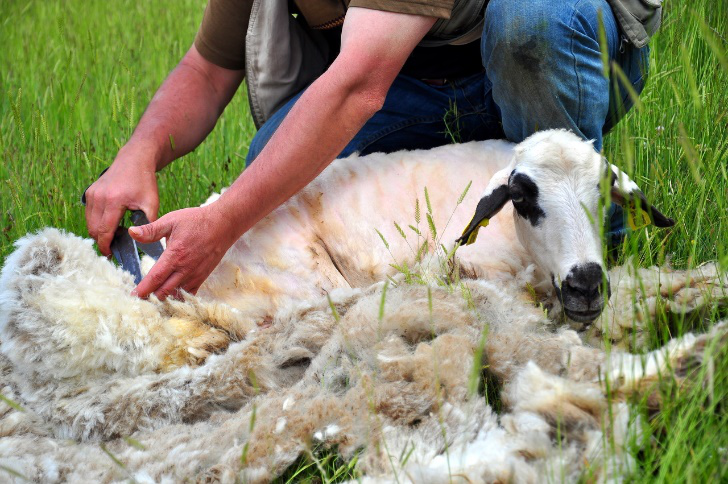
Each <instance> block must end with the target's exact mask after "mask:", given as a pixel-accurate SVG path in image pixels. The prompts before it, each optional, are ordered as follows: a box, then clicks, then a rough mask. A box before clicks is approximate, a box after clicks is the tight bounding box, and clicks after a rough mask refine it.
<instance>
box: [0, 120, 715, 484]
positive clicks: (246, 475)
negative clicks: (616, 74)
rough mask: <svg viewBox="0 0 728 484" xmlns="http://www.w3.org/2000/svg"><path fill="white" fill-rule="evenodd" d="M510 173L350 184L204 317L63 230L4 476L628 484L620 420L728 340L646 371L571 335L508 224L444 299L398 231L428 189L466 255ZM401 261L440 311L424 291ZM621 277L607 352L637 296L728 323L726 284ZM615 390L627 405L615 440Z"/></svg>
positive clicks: (430, 267) (41, 302) (450, 158)
mask: <svg viewBox="0 0 728 484" xmlns="http://www.w3.org/2000/svg"><path fill="white" fill-rule="evenodd" d="M554 136H555V137H556V138H558V139H559V140H562V141H563V140H565V139H566V138H565V137H564V135H563V133H562V134H557V135H554ZM589 149H591V148H590V147H589ZM513 153H514V152H513V146H512V145H510V144H508V143H503V142H483V143H470V144H465V145H458V146H451V147H443V148H439V149H435V150H431V151H427V152H424V151H415V152H400V153H393V154H389V155H382V154H377V155H370V156H368V157H362V158H358V157H352V158H350V159H348V160H341V161H337V162H336V163H334V164H332V165H331V166H330V167H329V168H328V169H327V170H326V171H325V172H324V174H323V175H322V176H321V177H320V178H318V179H317V180H316V181H314V182H313V183H312V184H310V185H309V186H308V187H306V189H305V190H303V191H302V192H301V193H300V194H299V195H297V196H296V197H294V198H293V199H292V200H291V201H289V202H288V203H286V204H284V205H283V206H282V207H280V208H279V209H277V210H276V211H275V212H274V213H273V214H272V215H271V216H269V217H267V218H266V219H265V220H263V221H262V222H261V223H260V224H258V225H257V226H256V227H255V228H254V229H252V230H251V231H249V232H248V233H247V234H246V235H245V236H243V237H242V238H241V239H240V240H239V241H238V242H237V243H236V244H235V245H234V246H233V247H232V248H231V250H230V251H229V252H228V253H227V254H226V256H225V258H224V259H223V261H222V263H221V264H220V266H219V267H218V268H217V269H216V270H215V272H214V273H213V274H212V276H211V277H210V279H209V280H208V282H207V283H206V284H205V285H203V287H202V288H201V290H200V293H199V294H198V296H197V297H193V296H188V297H186V299H185V300H184V301H167V302H160V301H158V300H156V299H154V298H151V299H150V300H148V301H141V300H139V299H137V298H134V297H131V296H130V295H129V293H130V291H131V289H132V287H133V285H132V281H131V278H130V276H129V275H128V274H126V273H125V272H123V271H121V270H120V269H118V268H116V267H114V266H113V264H112V263H111V262H109V261H108V260H106V259H104V258H101V257H98V256H96V255H95V253H94V252H93V250H92V247H91V243H90V241H86V240H82V239H80V238H78V237H75V236H72V235H68V234H65V233H62V232H60V231H58V230H55V229H46V230H44V231H41V232H39V233H37V234H34V235H30V236H27V237H25V238H23V239H21V240H19V241H18V242H17V243H16V250H15V252H14V253H13V254H12V255H11V256H10V257H9V258H8V259H7V260H6V262H5V266H4V268H3V271H2V274H1V275H0V377H1V378H2V380H0V391H1V392H2V394H3V395H4V396H5V397H7V398H9V399H10V400H12V401H15V402H17V403H18V404H20V405H21V406H22V407H23V410H24V411H19V410H17V409H16V408H14V407H13V406H11V405H8V404H7V403H5V402H0V437H2V438H0V465H3V466H6V467H7V468H10V469H13V470H15V471H16V472H18V473H20V474H22V475H23V476H25V477H27V478H29V479H31V480H36V481H48V482H56V481H71V482H75V481H79V482H82V481H99V480H103V481H121V480H129V479H130V478H133V479H134V480H136V481H138V482H179V481H184V480H199V481H219V482H231V483H232V482H236V481H246V482H268V481H270V480H271V479H273V478H274V477H276V476H277V475H280V474H281V473H282V472H283V471H284V470H285V469H286V468H287V467H288V466H289V465H290V464H292V463H293V462H295V460H296V459H297V458H298V457H299V456H300V455H302V454H305V453H310V452H314V451H315V450H316V449H317V448H318V447H317V446H321V447H323V448H334V447H335V448H336V449H337V451H338V452H339V453H340V454H341V455H342V456H343V458H345V459H349V458H351V457H353V455H354V454H355V452H357V451H361V454H360V455H359V458H358V464H357V466H358V468H359V470H360V471H361V472H363V473H364V474H365V477H364V479H363V480H364V482H394V481H397V482H432V483H436V482H437V483H439V482H452V481H454V482H471V483H475V482H495V481H500V482H506V481H509V482H510V481H513V482H541V481H543V480H544V479H552V480H576V479H578V478H579V476H580V473H581V472H582V471H583V469H584V465H585V464H584V463H585V462H589V464H590V466H591V468H590V471H591V472H593V473H594V475H596V476H598V478H599V479H600V480H604V481H610V480H615V481H618V480H619V479H620V477H621V476H623V475H625V473H626V472H628V471H629V469H631V468H632V466H633V465H634V463H633V462H632V461H631V458H630V457H629V455H628V453H627V452H626V451H625V446H626V445H627V444H628V443H630V442H634V441H637V442H639V435H637V434H636V433H635V432H636V430H637V429H636V427H639V426H638V425H637V426H635V425H634V422H633V416H631V415H630V413H629V408H628V406H627V405H625V404H623V403H620V401H619V399H620V398H623V397H624V396H625V395H627V394H629V393H631V392H639V391H651V390H650V389H649V388H650V386H649V383H650V382H651V381H653V380H654V378H656V377H657V376H659V375H662V376H663V377H664V376H665V375H668V374H670V373H669V371H670V369H673V370H675V373H674V375H673V376H674V377H675V378H678V379H680V378H684V377H685V373H686V372H684V371H682V370H681V369H683V368H688V367H690V365H691V364H692V363H693V362H694V361H701V359H702V357H703V352H704V351H705V348H706V347H708V343H709V342H721V343H722V342H725V340H726V339H728V336H727V335H728V325H727V324H719V325H716V326H715V327H714V328H713V330H712V331H711V332H710V333H709V334H706V335H700V336H693V335H686V336H684V337H683V338H681V339H680V340H674V341H671V342H670V343H669V344H668V345H666V346H665V347H664V348H662V349H658V350H655V351H653V352H651V353H647V354H646V355H644V356H639V355H630V354H627V353H621V352H619V351H612V352H611V353H609V354H607V353H605V352H604V351H602V350H601V349H600V348H599V347H598V345H595V346H596V347H590V346H587V345H584V344H583V343H582V341H581V339H580V337H579V335H577V333H576V332H574V331H572V330H570V329H568V328H559V329H557V330H556V331H554V329H555V328H554V326H555V324H554V321H553V319H558V313H559V305H558V303H557V302H555V301H554V298H553V297H552V294H551V293H550V291H551V287H550V282H549V281H548V279H547V278H545V277H544V274H543V273H542V272H543V271H542V269H540V268H539V266H538V265H537V264H535V263H534V260H533V259H532V258H531V257H530V255H529V253H528V252H527V251H526V250H525V249H524V248H523V246H521V244H520V242H519V241H518V240H517V238H516V236H515V227H514V223H513V220H512V218H511V217H510V210H509V209H508V208H505V209H504V210H503V212H502V213H501V214H500V215H499V216H497V217H494V218H493V220H492V221H491V224H490V225H489V226H488V227H487V228H485V229H483V230H482V231H481V234H480V236H479V237H480V238H483V239H484V240H485V242H484V243H481V242H479V243H478V244H476V245H473V246H469V247H466V248H461V249H460V250H459V251H458V259H459V263H460V265H461V269H462V274H463V277H464V281H463V283H462V285H461V290H462V291H463V292H464V293H467V295H468V297H467V299H466V298H464V297H463V295H462V294H460V293H458V292H457V291H455V292H451V291H450V290H448V289H447V288H443V287H438V286H437V285H436V282H437V281H438V277H442V268H441V267H440V266H439V264H438V259H437V256H436V255H433V256H428V257H426V259H425V261H423V262H422V264H420V265H419V266H416V265H415V264H414V263H413V262H412V259H413V257H414V254H413V253H412V252H411V250H410V246H409V245H408V244H410V243H421V241H422V239H421V238H418V237H417V236H416V235H415V234H414V232H409V233H408V238H407V239H403V238H402V237H401V236H400V235H399V233H398V230H397V229H396V227H394V226H393V224H392V221H397V222H398V223H399V224H400V225H401V226H403V227H406V226H407V225H408V224H409V223H412V221H413V220H414V200H415V198H416V197H419V198H420V210H421V212H422V213H425V210H428V209H427V208H426V203H425V201H424V197H423V194H422V192H421V189H422V187H424V186H428V188H429V190H428V193H429V198H430V204H431V205H432V217H433V218H434V219H435V224H436V225H437V227H438V228H440V229H441V231H442V233H443V234H444V235H443V237H442V241H443V243H451V242H452V241H453V240H454V239H455V238H456V237H457V236H459V235H460V231H461V230H462V228H463V227H464V226H465V225H466V224H467V222H468V220H469V219H470V216H471V215H472V207H473V206H474V205H475V203H476V202H477V195H475V194H476V193H479V192H481V191H482V190H483V189H484V188H485V186H486V184H487V181H488V179H489V178H490V177H492V176H493V175H494V174H495V173H496V172H497V171H498V170H501V169H502V168H503V167H505V166H508V164H509V163H510V162H511V159H512V156H513ZM534 166H535V165H534ZM468 179H472V180H473V188H472V189H471V190H470V192H469V193H468V195H467V196H466V197H465V199H464V201H463V203H462V204H461V205H457V206H456V204H455V203H454V201H456V200H457V198H458V197H459V195H460V193H462V190H463V188H464V187H465V185H466V184H467V181H468ZM212 201H213V200H212V197H211V200H209V201H208V202H210V203H211V202H212ZM453 210H454V212H453ZM352 214H366V220H367V223H366V224H364V223H359V221H358V220H357V219H356V217H353V216H352ZM448 220H450V222H449V223H448V222H447V221H448ZM374 228H378V229H379V230H380V231H381V232H382V234H383V235H384V237H385V238H386V239H387V241H388V244H389V249H387V248H386V247H385V246H384V244H383V243H382V242H381V240H379V236H378V235H377V233H376V232H375V231H374ZM420 230H421V231H422V233H423V234H425V233H426V232H427V228H426V227H425V226H423V225H421V226H420ZM433 246H434V244H433ZM430 250H431V251H432V250H433V248H432V247H431V249H430ZM392 257H394V258H395V260H396V261H397V263H402V262H403V261H408V264H409V265H410V267H413V270H418V268H419V269H422V270H423V271H424V272H425V273H426V274H429V275H428V276H427V277H428V278H429V279H428V280H429V281H430V282H431V283H432V285H431V287H429V288H428V287H425V286H421V285H408V284H406V283H405V281H404V276H403V275H402V274H395V270H394V269H393V268H392V267H391V266H390V264H391V263H393V260H392ZM150 264H151V263H150V261H148V260H147V261H145V270H148V268H149V265H150ZM387 276H390V277H391V278H392V279H391V281H390V282H389V283H388V285H387V286H386V291H387V292H386V298H384V311H383V314H382V315H381V316H380V307H381V305H382V299H383V298H382V294H383V292H384V291H385V285H384V284H383V282H382V281H383V280H384V279H385V278H386V277H387ZM468 277H471V279H469V278H468ZM611 277H612V280H613V281H614V282H613V284H614V285H615V290H614V294H613V296H612V299H611V300H610V302H609V305H608V309H607V311H606V312H605V315H604V316H603V317H602V319H600V320H599V321H598V322H597V323H596V324H595V326H594V328H593V329H591V330H590V333H588V336H589V338H591V341H599V338H601V337H602V336H604V334H603V333H607V335H608V336H609V337H611V338H612V339H613V340H614V341H616V342H620V341H623V340H626V339H630V336H631V333H632V332H634V334H636V335H637V336H639V334H638V333H639V331H640V330H641V327H640V326H639V324H636V323H634V321H633V320H634V318H633V314H632V312H631V302H630V301H631V299H632V297H633V296H634V294H635V291H636V290H637V289H638V288H639V298H640V300H642V301H645V302H646V304H645V305H644V306H643V307H642V309H640V310H641V311H643V313H642V314H643V317H645V318H646V317H648V316H649V315H650V314H653V313H654V310H655V307H656V306H655V304H656V303H654V301H657V300H658V299H659V300H660V301H662V300H665V301H667V302H666V303H667V304H669V305H674V307H673V306H670V307H671V308H673V310H674V311H690V310H694V309H698V308H700V307H703V306H705V305H706V304H709V303H710V301H712V300H714V299H711V298H709V297H708V296H707V295H706V291H707V292H708V293H710V294H712V295H714V296H716V297H717V300H718V301H725V299H721V297H723V298H724V297H725V296H720V293H719V291H718V289H716V288H717V287H719V286H720V284H721V277H723V275H721V274H720V273H719V272H718V270H717V268H716V267H715V266H706V267H704V268H702V269H701V271H700V272H692V273H685V272H681V271H669V270H664V269H659V268H652V269H645V270H640V271H637V272H634V271H632V272H630V269H627V268H616V269H614V270H613V271H612V272H611ZM645 279H649V280H650V281H657V282H653V283H650V284H644V280H645ZM666 280H669V286H670V287H669V291H668V290H666V288H665V284H664V283H665V281H666ZM661 284H662V285H661ZM530 288H533V289H535V291H534V290H533V289H530ZM630 290H631V291H630ZM534 298H535V299H534ZM332 306H333V309H334V310H335V313H336V315H335V314H334V311H333V310H332ZM548 309H550V310H551V315H552V318H553V319H550V318H549V317H548V316H547V312H548V311H547V310H548ZM554 315H555V316H554ZM484 335H485V336H484ZM632 339H635V338H632ZM482 343H484V344H485V346H484V347H483V348H482V351H483V355H482V360H477V358H476V355H477V354H479V351H480V350H481V348H480V346H481V344H482ZM476 360H477V361H476ZM473 365H476V366H475V371H473V368H474V366H473ZM482 368H487V378H490V379H497V380H498V382H499V384H502V385H503V386H502V390H501V398H502V400H503V402H504V404H505V408H504V409H503V411H502V412H501V413H500V414H496V413H495V412H494V411H493V409H492V408H491V407H490V406H489V405H487V404H486V402H485V400H484V398H483V397H481V396H479V395H478V394H477V393H473V387H472V384H473V375H474V374H478V373H479V372H480V370H481V369H482ZM604 378H609V379H610V381H612V382H617V383H618V384H617V385H612V388H614V395H612V397H613V398H612V399H616V400H617V403H616V404H614V405H613V409H612V410H613V412H612V415H613V418H612V419H611V420H609V419H608V418H607V417H606V416H607V412H606V409H607V398H606V395H605V386H604ZM557 431H558V432H559V433H560V435H561V436H562V441H561V442H556V441H555V439H554V435H555V434H556V432H557ZM100 442H103V444H104V448H105V449H106V451H104V450H103V449H102V448H101V446H100V445H99V444H100ZM607 442H608V443H610V445H609V446H606V445H605V443H607ZM612 444H613V445H612ZM107 452H108V453H107ZM110 455H111V456H114V459H118V460H119V461H120V462H122V463H123V464H124V467H123V468H122V467H120V466H118V465H117V464H116V463H115V462H114V459H112V458H111V457H110Z"/></svg>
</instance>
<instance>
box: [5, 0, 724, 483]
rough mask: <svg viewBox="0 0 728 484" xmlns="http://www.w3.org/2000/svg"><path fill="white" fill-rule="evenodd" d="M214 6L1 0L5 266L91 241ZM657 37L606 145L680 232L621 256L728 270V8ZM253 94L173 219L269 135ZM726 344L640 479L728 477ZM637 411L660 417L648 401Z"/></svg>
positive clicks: (648, 425) (179, 197) (648, 429)
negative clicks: (104, 197) (88, 219)
mask: <svg viewBox="0 0 728 484" xmlns="http://www.w3.org/2000/svg"><path fill="white" fill-rule="evenodd" d="M203 8H204V2H203V1H202V0H198V1H189V0H175V1H172V0H158V1H155V2H132V1H119V2H107V1H98V0H93V1H80V0H74V1H67V2H47V1H34V2H33V1H31V2H20V1H9V0H5V1H2V2H0V23H1V24H0V46H2V47H1V48H0V157H1V159H2V163H0V212H1V217H2V218H1V219H0V220H1V221H0V261H1V260H3V259H4V257H5V256H7V255H8V254H9V253H10V252H11V251H12V243H13V241H14V240H16V239H17V238H19V237H21V236H23V235H24V234H26V233H27V232H29V231H34V230H36V229H39V228H41V227H44V226H56V227H62V228H65V229H66V230H69V231H71V232H74V233H77V234H80V235H85V233H86V232H85V223H84V217H83V208H82V206H81V205H80V203H79V196H80V194H81V192H82V191H83V189H84V188H85V187H86V186H87V185H88V184H89V183H90V182H91V181H92V180H94V179H95V177H96V176H97V175H98V173H99V172H100V171H101V170H102V169H103V168H104V167H106V166H107V165H108V164H110V163H111V161H113V158H114V156H115V154H116V151H117V150H118V148H119V147H120V146H121V145H122V144H123V143H124V142H125V140H126V139H127V138H128V137H129V135H130V134H131V131H132V129H133V127H134V125H135V124H136V122H137V121H138V119H139V117H140V115H141V113H142V111H143V109H144V107H145V106H146V104H147V103H148V101H149V100H150V99H151V97H152V95H153V93H154V91H155V90H156V88H157V87H158V86H159V84H160V83H161V82H162V80H163V79H164V78H165V76H166V75H167V73H168V72H169V71H170V70H171V69H172V67H173V66H174V65H175V64H176V62H177V61H178V60H179V58H180V57H181V56H182V55H183V53H184V52H185V51H186V50H187V49H188V48H189V46H190V45H191V43H192V39H193V38H194V34H195V31H196V29H197V26H198V24H199V21H200V19H201V15H202V11H203ZM651 45H652V53H651V62H650V78H649V81H648V83H647V86H646V88H645V90H644V92H643V93H642V96H641V101H642V107H641V109H640V110H639V112H638V111H637V110H633V111H632V112H630V113H629V115H628V116H627V117H626V118H625V119H624V120H623V121H622V122H621V123H620V124H619V125H618V127H617V128H616V129H615V130H614V131H613V132H612V133H611V134H610V135H609V136H607V138H606V141H605V154H606V155H607V156H608V157H609V159H610V160H612V161H613V162H615V163H617V164H618V165H620V166H621V167H622V168H624V169H625V170H626V171H627V172H628V173H630V174H632V175H633V176H634V178H635V179H636V180H637V182H638V183H639V184H640V185H641V186H642V187H643V189H644V190H645V192H646V193H647V195H648V197H649V198H651V199H652V201H653V202H654V203H655V204H656V205H657V206H658V207H660V208H661V209H662V210H663V212H665V213H667V214H669V215H671V216H673V217H675V219H676V220H677V225H676V227H675V228H673V229H672V230H669V231H658V230H649V231H642V232H640V233H639V234H638V235H637V236H635V237H633V238H632V239H631V242H630V243H629V244H627V245H626V246H625V249H624V250H623V253H622V254H621V258H622V259H623V258H624V257H627V256H630V255H632V256H636V257H637V258H638V261H639V263H640V264H641V265H650V264H655V263H662V262H663V261H664V260H665V259H669V260H670V261H671V263H672V264H673V265H675V266H677V267H692V266H695V265H697V264H699V263H701V262H704V261H708V260H719V261H721V263H722V264H723V266H724V267H725V266H726V265H728V173H727V172H728V61H726V57H728V54H726V52H728V4H727V3H726V2H725V1H722V0H721V1H709V0H696V1H694V2H668V5H667V8H666V13H665V18H664V24H663V27H662V29H661V31H660V33H659V34H658V35H657V36H656V37H655V38H654V40H653V42H652V44H651ZM241 94H242V95H241ZM241 94H239V95H238V96H236V98H235V99H234V100H233V102H232V103H231V105H230V106H229V108H228V109H227V111H226V113H225V114H224V115H223V117H222V119H221V120H220V122H219V123H218V125H217V127H216V129H215V130H214V132H213V133H212V134H211V135H210V137H209V138H208V139H207V141H205V142H204V143H203V145H202V146H200V147H199V148H198V149H197V150H196V151H195V152H194V153H192V154H190V155H188V156H186V157H185V158H183V159H182V160H179V161H177V162H176V163H174V164H173V165H172V166H171V167H169V168H168V169H166V170H165V171H164V172H163V173H161V174H159V177H158V179H159V184H160V195H161V212H162V213H165V212H169V211H171V210H175V209H178V208H181V207H186V206H190V205H198V204H199V203H201V202H202V201H203V200H204V199H205V198H206V197H207V195H208V194H209V193H210V192H211V191H213V190H216V189H219V188H220V187H223V186H225V185H227V184H229V183H230V182H232V180H234V179H235V177H236V176H237V175H238V173H239V172H240V171H241V170H242V169H243V167H244V157H245V154H246V152H247V148H248V144H249V142H250V140H251V138H252V136H253V134H254V132H255V130H254V127H253V124H252V121H251V120H250V117H249V114H248V108H247V105H246V100H245V95H244V93H241ZM718 317H719V316H718V315H717V314H713V315H712V316H711V318H710V319H712V320H715V319H717V318H718ZM663 323H665V321H661V320H657V321H655V322H654V324H653V330H652V334H651V338H650V341H651V343H652V344H653V345H654V346H657V345H660V344H661V343H663V342H664V341H666V340H667V339H668V338H670V337H674V336H678V335H680V334H682V332H684V331H687V330H690V329H692V328H691V323H690V324H689V322H687V321H677V322H674V321H673V322H671V323H670V324H669V325H666V324H663ZM700 326H701V327H699V328H698V329H705V327H704V325H700ZM726 353H727V352H726V350H725V348H724V349H719V350H716V353H715V355H714V357H713V358H712V362H713V363H712V366H711V367H710V368H707V367H706V368H703V370H702V371H703V372H705V373H706V380H707V381H708V382H709V384H708V385H707V386H706V387H705V388H703V387H700V386H697V387H693V388H692V389H688V390H686V389H678V388H674V387H672V386H670V385H667V384H666V385H665V388H663V389H662V390H661V391H662V392H663V393H664V395H665V396H666V397H667V398H665V405H664V407H663V409H662V411H661V413H660V414H659V415H657V416H655V417H652V418H644V419H643V420H642V427H643V428H642V430H643V433H644V436H645V439H644V445H643V446H641V448H639V449H638V448H637V446H635V449H634V451H633V452H634V456H635V458H636V460H637V463H638V466H637V471H636V472H635V473H634V474H633V475H632V476H631V480H634V481H655V480H656V481H660V482H705V481H718V480H720V479H723V480H725V479H726V478H727V477H728V450H727V449H728V432H726V429H728V414H727V413H726V408H725V402H726V401H728V354H726ZM634 405H635V408H637V409H638V410H640V411H641V412H642V413H643V414H644V416H645V417H649V416H648V414H647V411H646V409H645V405H644V402H639V401H637V402H634ZM354 472H355V471H354V470H353V468H352V467H350V466H347V464H346V463H344V462H342V461H341V460H340V459H338V458H336V456H335V455H334V454H331V453H328V454H327V453H324V454H323V455H321V456H313V457H309V458H302V459H301V460H299V461H298V463H297V464H296V465H294V466H293V467H292V468H291V469H289V471H288V472H287V473H286V475H285V476H283V479H282V481H283V482H285V481H287V480H289V479H290V480H301V479H305V480H309V481H329V480H339V479H342V478H345V477H347V476H348V477H352V476H355V474H354ZM586 479H588V476H587V477H586Z"/></svg>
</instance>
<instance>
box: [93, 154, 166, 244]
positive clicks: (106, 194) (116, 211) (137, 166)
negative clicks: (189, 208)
mask: <svg viewBox="0 0 728 484" xmlns="http://www.w3.org/2000/svg"><path fill="white" fill-rule="evenodd" d="M144 156H145V155H144V154H138V153H130V152H129V151H125V150H123V149H122V151H120V152H119V155H118V156H117V157H116V160H115V161H114V163H113V164H112V165H111V166H110V167H109V169H108V170H107V171H106V173H104V174H103V175H102V176H101V178H99V179H98V180H96V182H95V183H94V184H93V185H91V186H90V187H89V188H88V190H86V225H87V227H88V233H89V235H90V236H91V237H92V238H93V239H94V240H96V242H97V243H98V246H99V250H100V251H101V253H102V254H104V255H105V256H107V257H108V256H110V255H111V241H112V240H113V238H114V232H115V231H116V228H117V227H118V226H119V221H120V220H121V218H122V217H123V216H124V213H125V212H126V210H141V211H143V212H144V213H145V214H146V216H147V218H148V219H149V220H150V221H152V222H153V221H154V220H156V219H157V211H158V210H159V194H158V191H157V178H156V176H155V175H154V173H155V170H154V165H153V164H151V163H144V161H143V159H144Z"/></svg>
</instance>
